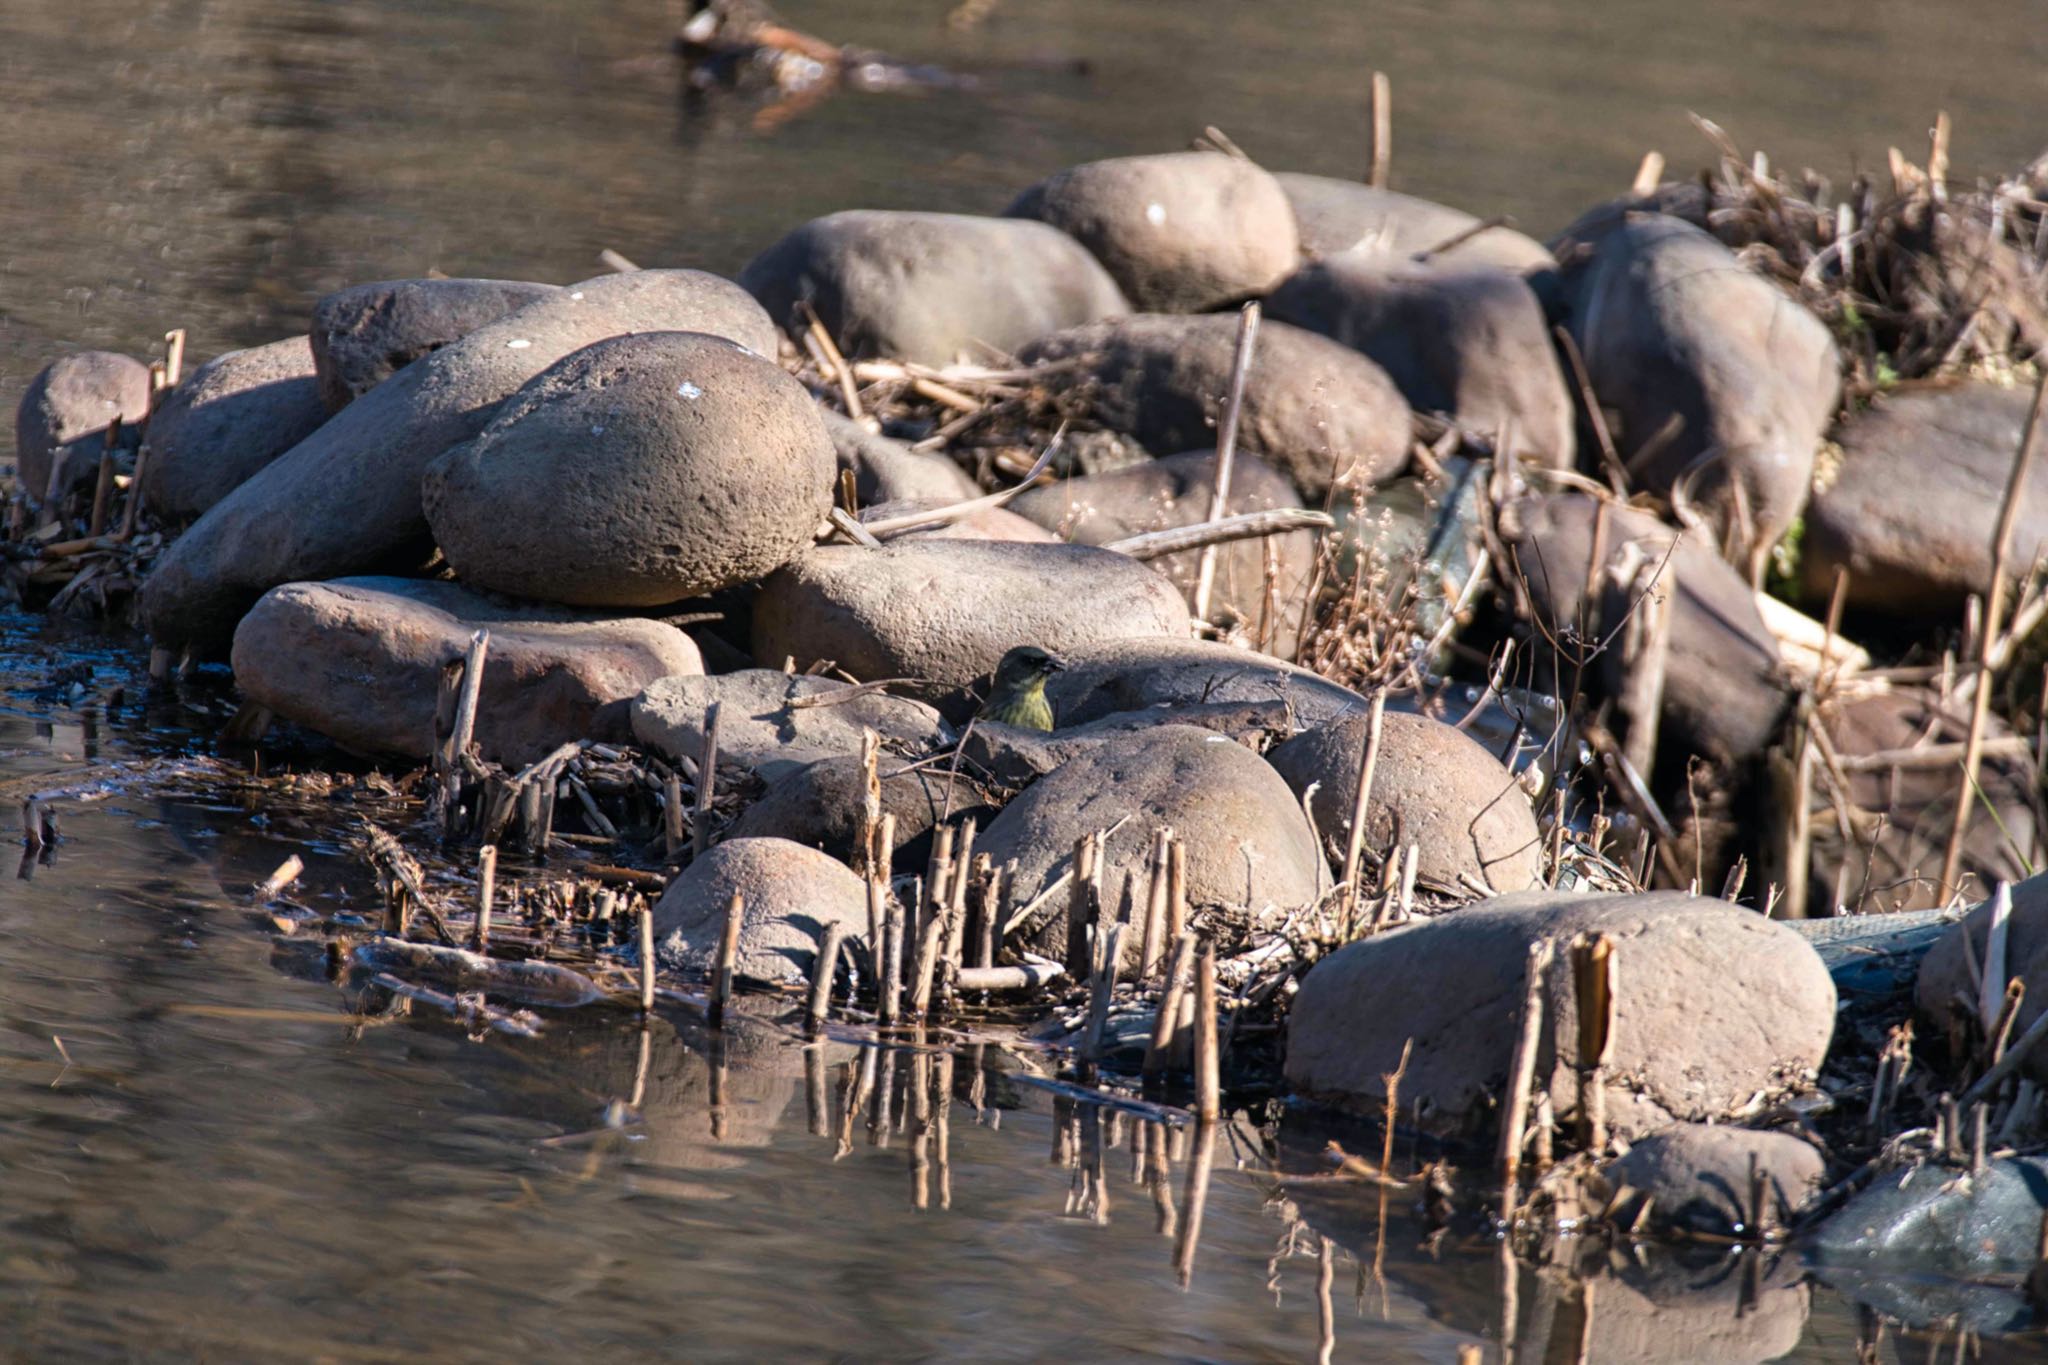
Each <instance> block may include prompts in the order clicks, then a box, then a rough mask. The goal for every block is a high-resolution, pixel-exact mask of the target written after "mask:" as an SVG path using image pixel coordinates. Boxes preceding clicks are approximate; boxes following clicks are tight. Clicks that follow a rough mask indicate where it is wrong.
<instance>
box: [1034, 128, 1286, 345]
mask: <svg viewBox="0 0 2048 1365" xmlns="http://www.w3.org/2000/svg"><path fill="white" fill-rule="evenodd" d="M1009 213H1010V216H1011V217H1017V218H1036V219H1038V220H1039V221H1041V222H1045V223H1050V224H1052V225H1053V226H1054V227H1056V228H1059V229H1061V230H1062V231H1064V232H1066V233H1068V234H1069V235H1070V236H1072V237H1074V238H1075V239H1077V240H1078V241H1079V242H1080V243H1081V245H1082V246H1084V247H1086V248H1088V250H1089V251H1091V252H1093V253H1094V255H1095V258H1096V259H1097V260H1099V261H1101V262H1102V264H1103V265H1104V266H1106V267H1107V268H1108V270H1109V273H1110V274H1111V275H1112V276H1113V277H1115V279H1116V282H1117V283H1118V284H1119V285H1121V286H1122V287H1123V292H1124V295H1125V297H1127V298H1128V299H1130V301H1131V303H1132V304H1133V305H1134V306H1136V307H1138V308H1141V309H1144V310H1146V311H1148V312H1158V313H1192V312H1198V311H1200V310H1202V309H1207V308H1220V307H1223V306H1225V305H1228V304H1231V303H1235V302H1238V301H1239V300H1242V299H1247V298H1251V297H1254V296H1256V295H1259V294H1263V293H1265V292H1266V291H1267V290H1268V289H1271V288H1272V287H1273V286H1274V285H1275V284H1277V283H1279V281H1280V280H1281V279H1282V277H1284V276H1285V275H1286V274H1287V272H1288V271H1290V270H1292V269H1294V267H1295V264H1296V260H1297V254H1296V253H1297V249H1298V248H1297V243H1298V240H1299V239H1298V238H1297V236H1296V229H1295V225H1294V210H1293V208H1292V207H1291V206H1290V205H1289V204H1288V202H1287V195H1286V193H1285V192H1284V191H1282V190H1281V188H1280V184H1279V182H1278V181H1276V180H1274V179H1273V177H1272V176H1271V175H1269V174H1268V173H1267V172H1265V171H1264V170H1261V169H1260V168H1259V167H1258V166H1255V165H1253V164H1252V163H1251V162H1249V161H1244V160H1240V159H1239V158H1237V157H1231V156H1224V155H1222V154H1221V153H1218V152H1169V153H1166V154H1164V155H1161V156H1125V157H1117V158H1115V159H1113V160H1109V161H1090V162H1087V163H1085V164H1083V165H1080V166H1073V167H1070V168H1068V169H1067V170H1064V171H1061V172H1059V173H1058V174H1057V175H1054V176H1052V177H1050V178H1049V179H1046V180H1043V181H1040V182H1039V183H1038V184H1036V185H1033V186H1032V187H1031V188H1030V189H1028V190H1026V191H1024V193H1023V194H1022V195H1020V196H1019V197H1018V199H1017V202H1015V203H1014V204H1012V205H1010V208H1009Z"/></svg>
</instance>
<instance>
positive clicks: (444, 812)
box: [440, 630, 491, 831]
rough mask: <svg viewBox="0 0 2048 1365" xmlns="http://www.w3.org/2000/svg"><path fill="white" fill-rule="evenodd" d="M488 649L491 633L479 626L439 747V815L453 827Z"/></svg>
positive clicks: (463, 658)
mask: <svg viewBox="0 0 2048 1365" xmlns="http://www.w3.org/2000/svg"><path fill="white" fill-rule="evenodd" d="M490 649H491V633H490V632H489V631H488V630H479V631H477V632H476V633H475V634H473V635H471V636H470V637H469V649H468V650H467V651H466V652H465V653H464V654H463V656H462V683H461V687H460V689H459V690H458V691H457V692H456V696H455V723H454V725H453V726H452V727H451V728H450V730H449V732H448V742H447V745H446V747H445V748H444V749H443V750H442V751H441V754H440V760H441V819H442V823H443V826H444V828H446V829H448V830H449V831H453V830H454V828H455V818H456V811H457V808H458V807H459V806H460V804H461V801H462V779H463V775H464V773H465V772H466V770H467V767H466V760H467V759H468V756H469V749H470V745H471V743H472V742H473V741H474V740H475V738H476V711H477V701H478V699H479V698H480V697H481V696H482V695H483V686H484V660H485V658H486V657H487V656H488V655H489V653H490Z"/></svg>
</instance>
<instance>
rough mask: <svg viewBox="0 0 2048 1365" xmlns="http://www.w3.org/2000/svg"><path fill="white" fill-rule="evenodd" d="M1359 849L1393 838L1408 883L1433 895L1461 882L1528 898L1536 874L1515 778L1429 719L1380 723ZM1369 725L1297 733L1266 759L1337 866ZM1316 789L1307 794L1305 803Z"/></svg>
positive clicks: (1466, 738)
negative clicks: (1407, 851) (1412, 850)
mask: <svg viewBox="0 0 2048 1365" xmlns="http://www.w3.org/2000/svg"><path fill="white" fill-rule="evenodd" d="M1380 720H1381V727H1380V747H1379V752H1378V756H1377V758H1376V759H1375V760H1374V763H1373V782H1372V795H1371V799H1370V801H1369V803H1368V805H1367V808H1366V821H1365V824H1366V829H1365V844H1364V846H1365V847H1366V848H1367V849H1369V850H1371V851H1372V852H1373V853H1374V854H1376V855H1377V856H1378V857H1380V858H1381V859H1386V858H1390V857H1392V856H1393V854H1394V849H1395V844H1396V840H1397V839H1398V841H1399V842H1400V843H1401V844H1403V845H1408V844H1413V845H1414V846H1415V847H1416V850H1417V864H1416V878H1417V880H1418V881H1420V882H1421V883H1422V884H1423V885H1425V886H1427V887H1429V888H1431V889H1432V890H1437V891H1442V892H1447V893H1450V894H1455V895H1458V896H1460V897H1461V898H1462V897H1463V896H1464V895H1466V894H1469V892H1468V889H1467V887H1466V879H1467V878H1469V879H1471V880H1472V881H1475V882H1477V883H1478V884H1479V885H1481V886H1483V887H1487V888H1489V889H1491V890H1492V891H1494V892H1497V893H1498V892H1507V891H1527V890H1528V889H1529V888H1530V887H1532V886H1534V885H1536V884H1537V882H1538V881H1539V880H1540V879H1541V878H1542V876H1543V837H1542V834H1541V833H1540V831H1539V830H1538V829H1537V826H1536V813H1535V811H1533V810H1532V809H1530V807H1529V798H1528V796H1527V794H1526V793H1525V792H1524V791H1523V790H1522V785H1521V783H1519V782H1517V781H1516V780H1515V777H1514V774H1512V773H1510V772H1509V771H1508V770H1507V768H1505V767H1504V766H1502V764H1501V762H1500V760H1498V759H1496V758H1495V757H1494V756H1493V755H1492V754H1490V753H1488V752H1487V751H1486V749H1485V747H1484V746H1482V745H1481V744H1480V743H1479V741H1478V740H1476V739H1473V738H1472V737H1471V736H1470V735H1468V734H1466V733H1465V732H1464V731H1462V730H1460V729H1458V728H1456V727H1455V726H1451V725H1446V724H1444V723H1443V722H1442V721H1438V720H1431V719H1429V718H1428V717H1427V716H1411V715H1406V714H1404V713H1401V712H1396V711H1388V712H1386V713H1385V714H1384V715H1382V716H1381V718H1380ZM1371 723H1372V717H1371V715H1370V714H1369V713H1368V712H1365V711H1357V712H1353V713H1352V714H1350V715H1348V716H1344V717H1343V718H1341V719H1339V720H1335V721H1331V722H1330V723H1328V724H1325V725H1322V726H1318V727H1317V728H1315V729H1313V730H1305V731H1303V732H1302V733H1301V734H1299V735H1296V736H1295V737H1294V738H1293V739H1290V740H1288V741H1287V742H1286V743H1284V744H1281V745H1279V746H1277V747H1276V748H1274V750H1273V751H1272V752H1271V753H1269V754H1267V755H1266V759H1267V761H1268V762H1269V763H1271V764H1272V765H1273V769H1274V771H1276V772H1278V773H1279V774H1280V776H1281V777H1283V778H1285V779H1286V781H1287V785H1288V786H1289V787H1291V788H1292V789H1293V790H1294V793H1295V794H1296V795H1297V796H1302V797H1304V798H1306V799H1307V800H1308V802H1309V808H1310V810H1311V812H1312V813H1313V814H1314V816H1315V821H1316V832H1317V833H1318V834H1320V835H1321V836H1322V839H1323V846H1324V849H1325V851H1326V852H1328V853H1329V855H1330V857H1331V859H1332V860H1333V861H1334V862H1338V863H1341V861H1342V859H1343V857H1344V852H1345V849H1346V847H1347V845H1348V843H1349V841H1350V837H1351V807H1352V801H1353V797H1354V795H1355V793H1356V791H1357V787H1358V768H1359V764H1360V762H1361V761H1362V759H1363V756H1364V753H1365V741H1366V734H1367V731H1368V730H1369V729H1370V728H1371ZM1311 787H1313V788H1315V794H1314V796H1312V797H1310V796H1308V792H1309V789H1310V788H1311Z"/></svg>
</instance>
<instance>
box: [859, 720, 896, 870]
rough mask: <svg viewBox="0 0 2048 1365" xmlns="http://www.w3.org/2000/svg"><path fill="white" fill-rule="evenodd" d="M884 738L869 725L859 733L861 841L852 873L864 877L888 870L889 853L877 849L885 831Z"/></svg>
mask: <svg viewBox="0 0 2048 1365" xmlns="http://www.w3.org/2000/svg"><path fill="white" fill-rule="evenodd" d="M881 758H882V737H881V736H880V735H878V734H876V733H875V732H874V731H873V730H872V729H869V728H868V727H866V726H863V727H861V732H860V839H859V842H858V843H856V844H855V845H854V850H853V870H854V871H855V872H857V873H859V874H860V875H861V876H863V877H870V876H873V875H874V870H875V869H876V868H877V867H886V866H887V865H888V862H889V857H888V853H887V852H884V851H882V850H879V849H877V848H876V846H875V839H876V836H877V835H879V834H880V833H881V829H882V777H881V772H880V769H879V764H880V763H881Z"/></svg>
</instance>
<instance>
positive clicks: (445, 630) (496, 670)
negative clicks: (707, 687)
mask: <svg viewBox="0 0 2048 1365" xmlns="http://www.w3.org/2000/svg"><path fill="white" fill-rule="evenodd" d="M479 629H487V630H489V631H490V633H491V639H490V645H489V648H488V650H487V652H486V654H485V656H484V677H483V691H482V693H481V695H480V699H479V703H478V708H477V720H476V742H477V747H478V749H479V750H480V751H481V752H482V753H483V756H484V757H485V758H487V759H490V760H493V761H495V762H498V763H503V764H505V765H507V766H508V767H516V766H518V765H521V764H524V763H529V762H532V761H533V760H534V759H536V758H539V757H541V756H542V755H543V754H546V753H547V752H549V751H550V750H552V749H554V748H556V747H557V746H559V745H561V744H563V743H566V742H567V741H570V740H575V739H599V740H608V741H614V742H616V741H624V740H627V739H629V738H630V737H631V731H630V729H629V726H628V718H627V705H628V703H629V702H630V701H631V700H632V698H634V697H635V696H638V695H639V693H640V691H641V689H643V688H644V687H646V686H647V685H648V684H649V683H650V682H653V681H654V680H655V679H657V678H662V677H665V676H667V675H669V674H672V673H697V672H701V671H702V664H701V663H700V662H699V658H698V654H697V647H696V646H695V645H694V644H692V643H691V642H690V637H689V636H687V635H685V634H683V633H682V632H681V631H679V630H677V629H676V628H675V627H673V626H667V625H663V624H662V623H660V622H658V621H647V620H641V619H637V618H628V619H624V620H607V619H602V618H593V617H590V616H587V615H580V614H578V613H574V612H564V611H556V610H550V609H549V608H546V607H538V606H534V605H532V604H530V603H508V602H504V601H500V600H496V599H493V598H491V597H487V596H485V595H484V594H482V593H477V592H472V591H471V590H469V589H467V588H464V587H462V586H461V585H459V584H455V583H445V582H435V581H429V580H423V579H405V578H355V579H336V580H334V581H333V582H329V583H287V584H284V585H283V586H281V587H278V588H274V589H272V590H271V591H270V592H268V593H265V594H264V596H263V597H262V599H261V600H260V601H258V602H257V604H256V606H255V607H254V608H253V609H252V610H251V611H250V612H249V614H248V615H247V616H246V617H244V618H243V620H242V624H241V626H240V627H239V628H238V629H237V630H236V631H235V644H234V653H233V661H234V669H235V683H236V685H237V686H238V687H240V688H241V690H242V692H243V694H244V695H246V696H247V697H248V698H249V699H250V700H251V701H253V702H256V703H257V704H259V705H261V706H266V707H268V708H270V709H271V710H272V711H274V712H276V713H277V714H278V715H280V716H283V717H285V718H286V719H288V720H295V721H298V722H299V723H300V724H302V725H304V726H306V727H307V728H308V729H312V730H317V731H319V732H320V733H322V734H325V735H328V736H330V737H332V738H334V739H335V740H338V741H339V742H341V743H342V744H345V745H347V746H349V747H350V748H353V749H358V750H361V751H363V752H366V753H396V754H404V755H406V756H408V757H411V758H425V757H427V756H428V755H429V754H431V753H432V752H433V750H434V739H435V735H434V713H435V708H436V705H437V703H438V699H439V696H440V687H441V673H442V670H443V669H444V668H445V667H446V666H447V665H448V664H449V663H451V662H453V661H456V660H459V659H461V658H462V657H463V655H464V653H465V652H466V651H467V650H468V648H469V642H470V637H471V635H472V634H474V633H475V632H476V631H477V630H479Z"/></svg>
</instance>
